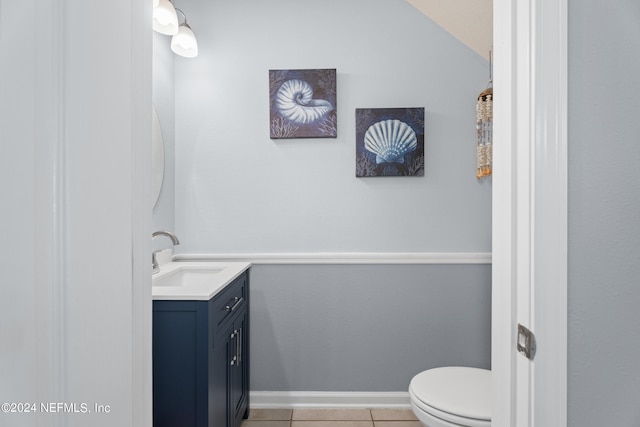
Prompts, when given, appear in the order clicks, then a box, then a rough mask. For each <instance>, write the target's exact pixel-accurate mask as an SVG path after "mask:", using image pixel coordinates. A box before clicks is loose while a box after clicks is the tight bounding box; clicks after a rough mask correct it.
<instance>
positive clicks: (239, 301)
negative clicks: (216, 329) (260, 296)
mask: <svg viewBox="0 0 640 427" xmlns="http://www.w3.org/2000/svg"><path fill="white" fill-rule="evenodd" d="M233 301H234V304H233V306H231V305H226V306H225V307H224V309H225V311H233V310H235V309H236V308H238V306H239V305H240V304H242V302H243V301H244V298H242V297H235V298H234V299H233Z"/></svg>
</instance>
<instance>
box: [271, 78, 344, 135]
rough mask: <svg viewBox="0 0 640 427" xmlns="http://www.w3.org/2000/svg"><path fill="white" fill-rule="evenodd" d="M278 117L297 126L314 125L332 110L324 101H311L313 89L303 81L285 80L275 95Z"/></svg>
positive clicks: (327, 102)
mask: <svg viewBox="0 0 640 427" xmlns="http://www.w3.org/2000/svg"><path fill="white" fill-rule="evenodd" d="M276 108H277V109H278V112H279V113H280V115H281V116H282V117H284V118H286V119H288V120H291V121H292V122H294V123H296V124H299V125H306V124H310V123H315V122H317V121H318V120H321V119H322V118H323V117H325V116H326V115H327V113H328V112H329V111H331V110H333V105H331V103H330V102H329V101H326V100H324V99H313V87H311V85H310V84H309V83H307V82H305V81H304V80H297V79H294V80H287V81H286V82H284V83H282V86H280V89H278V93H276Z"/></svg>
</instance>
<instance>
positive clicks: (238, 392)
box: [229, 310, 249, 427]
mask: <svg viewBox="0 0 640 427" xmlns="http://www.w3.org/2000/svg"><path fill="white" fill-rule="evenodd" d="M248 332H249V331H248V314H247V311H246V310H244V311H243V312H242V313H240V314H239V316H238V318H237V319H236V320H235V321H234V323H233V334H232V340H231V347H232V350H233V353H234V354H233V355H232V356H231V359H230V361H231V362H230V364H229V404H230V405H229V406H230V408H229V410H230V412H229V415H230V417H229V418H230V426H229V427H239V426H240V424H241V423H242V418H243V417H244V416H245V412H246V410H247V402H248V400H247V394H248V375H247V374H248V366H249V360H248V356H249V355H248V354H247V352H246V350H247V343H248Z"/></svg>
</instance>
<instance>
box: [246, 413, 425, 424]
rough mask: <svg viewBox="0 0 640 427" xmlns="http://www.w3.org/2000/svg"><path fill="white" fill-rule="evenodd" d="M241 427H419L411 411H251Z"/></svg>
mask: <svg viewBox="0 0 640 427" xmlns="http://www.w3.org/2000/svg"><path fill="white" fill-rule="evenodd" d="M242 427H421V424H420V422H419V421H418V419H417V418H416V417H415V415H414V414H413V412H412V411H411V409H252V410H251V411H250V412H249V419H247V420H245V421H244V422H243V423H242Z"/></svg>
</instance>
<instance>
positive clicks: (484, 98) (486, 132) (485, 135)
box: [476, 82, 493, 179]
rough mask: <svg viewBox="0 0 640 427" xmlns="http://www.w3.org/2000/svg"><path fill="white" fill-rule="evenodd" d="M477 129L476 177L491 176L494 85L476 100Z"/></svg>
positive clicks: (490, 85)
mask: <svg viewBox="0 0 640 427" xmlns="http://www.w3.org/2000/svg"><path fill="white" fill-rule="evenodd" d="M476 130H477V139H478V141H477V147H476V159H477V171H476V178H477V179H481V178H484V177H486V176H490V175H491V172H492V165H493V87H492V84H491V82H489V87H487V88H486V89H485V90H483V91H482V92H481V93H480V95H478V100H477V102H476Z"/></svg>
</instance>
